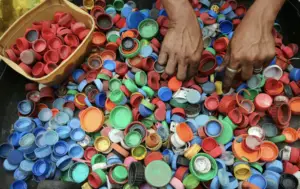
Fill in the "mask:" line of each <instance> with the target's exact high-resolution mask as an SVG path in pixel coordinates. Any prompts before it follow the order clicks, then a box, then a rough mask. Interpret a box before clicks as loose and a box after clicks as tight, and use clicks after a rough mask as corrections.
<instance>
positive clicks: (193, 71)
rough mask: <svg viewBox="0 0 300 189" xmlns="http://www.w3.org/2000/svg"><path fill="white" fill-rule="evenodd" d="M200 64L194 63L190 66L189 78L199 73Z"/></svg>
mask: <svg viewBox="0 0 300 189" xmlns="http://www.w3.org/2000/svg"><path fill="white" fill-rule="evenodd" d="M199 64H200V62H192V63H191V64H189V66H188V78H191V77H193V76H195V75H196V74H197V72H198V67H199Z"/></svg>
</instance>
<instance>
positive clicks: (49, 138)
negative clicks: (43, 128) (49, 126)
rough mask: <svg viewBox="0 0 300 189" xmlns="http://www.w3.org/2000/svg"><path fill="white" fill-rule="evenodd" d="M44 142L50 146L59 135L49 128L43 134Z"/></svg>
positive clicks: (55, 141)
mask: <svg viewBox="0 0 300 189" xmlns="http://www.w3.org/2000/svg"><path fill="white" fill-rule="evenodd" d="M44 138H45V144H47V145H49V146H52V145H54V144H55V143H57V141H58V139H59V137H58V134H57V132H56V131H52V130H49V131H47V132H46V133H45V134H44Z"/></svg>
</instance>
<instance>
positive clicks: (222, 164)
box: [216, 158, 226, 170]
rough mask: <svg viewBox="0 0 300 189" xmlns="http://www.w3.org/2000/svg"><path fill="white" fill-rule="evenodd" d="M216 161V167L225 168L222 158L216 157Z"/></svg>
mask: <svg viewBox="0 0 300 189" xmlns="http://www.w3.org/2000/svg"><path fill="white" fill-rule="evenodd" d="M216 162H217V166H218V169H225V170H226V165H225V162H224V161H223V160H222V159H219V158H217V159H216Z"/></svg>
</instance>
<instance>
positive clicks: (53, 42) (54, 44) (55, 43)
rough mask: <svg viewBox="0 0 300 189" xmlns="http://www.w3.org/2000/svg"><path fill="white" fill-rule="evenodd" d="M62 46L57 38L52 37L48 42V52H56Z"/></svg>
mask: <svg viewBox="0 0 300 189" xmlns="http://www.w3.org/2000/svg"><path fill="white" fill-rule="evenodd" d="M62 45H63V42H62V40H61V39H60V38H59V37H53V38H51V39H49V40H48V47H49V49H50V50H58V49H59V48H60V47H61V46H62Z"/></svg>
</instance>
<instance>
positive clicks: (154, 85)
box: [148, 71, 170, 91]
mask: <svg viewBox="0 0 300 189" xmlns="http://www.w3.org/2000/svg"><path fill="white" fill-rule="evenodd" d="M159 80H160V75H159V73H157V72H155V71H150V72H148V86H149V87H150V88H151V89H153V90H155V91H158V89H159V88H160V83H159ZM169 88H170V87H169Z"/></svg>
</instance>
